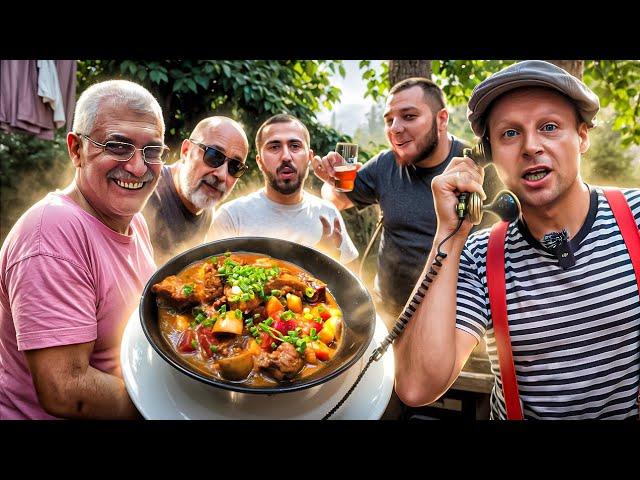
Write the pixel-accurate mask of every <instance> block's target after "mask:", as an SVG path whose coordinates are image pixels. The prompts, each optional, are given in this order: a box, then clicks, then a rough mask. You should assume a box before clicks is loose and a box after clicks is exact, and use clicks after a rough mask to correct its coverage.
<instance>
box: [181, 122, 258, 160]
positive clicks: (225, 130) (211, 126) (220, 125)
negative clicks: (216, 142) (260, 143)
mask: <svg viewBox="0 0 640 480" xmlns="http://www.w3.org/2000/svg"><path fill="white" fill-rule="evenodd" d="M211 132H213V133H214V134H216V133H218V134H221V135H224V136H227V137H229V136H234V135H239V136H240V138H242V141H243V142H244V144H245V146H246V149H247V153H248V152H249V140H248V139H247V134H246V133H245V132H244V130H243V129H242V126H241V125H240V124H239V123H238V122H236V121H235V120H233V119H232V118H229V117H222V116H215V117H207V118H205V119H203V120H201V121H200V122H199V123H198V124H197V125H196V126H195V128H194V129H193V131H192V132H191V138H192V139H194V140H200V139H202V138H204V137H206V136H207V134H208V133H211ZM203 143H206V142H203ZM245 157H246V155H245Z"/></svg>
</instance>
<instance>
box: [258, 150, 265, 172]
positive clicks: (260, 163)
mask: <svg viewBox="0 0 640 480" xmlns="http://www.w3.org/2000/svg"><path fill="white" fill-rule="evenodd" d="M256 163H257V164H258V168H259V169H260V171H261V172H262V173H264V164H263V163H262V157H261V156H260V154H259V153H257V154H256Z"/></svg>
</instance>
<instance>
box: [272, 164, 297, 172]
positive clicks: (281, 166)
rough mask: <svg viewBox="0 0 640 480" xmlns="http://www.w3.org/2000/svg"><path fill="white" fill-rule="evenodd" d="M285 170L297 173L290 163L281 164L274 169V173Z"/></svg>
mask: <svg viewBox="0 0 640 480" xmlns="http://www.w3.org/2000/svg"><path fill="white" fill-rule="evenodd" d="M285 168H289V169H291V170H293V171H294V172H295V173H298V169H297V168H296V167H295V166H294V165H293V163H291V162H282V165H280V166H279V167H278V168H277V169H276V173H280V172H282V170H284V169H285Z"/></svg>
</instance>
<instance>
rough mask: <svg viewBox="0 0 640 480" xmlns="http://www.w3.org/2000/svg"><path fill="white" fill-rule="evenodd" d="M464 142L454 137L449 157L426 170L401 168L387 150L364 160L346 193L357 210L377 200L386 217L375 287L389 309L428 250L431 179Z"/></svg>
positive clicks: (407, 289)
mask: <svg viewBox="0 0 640 480" xmlns="http://www.w3.org/2000/svg"><path fill="white" fill-rule="evenodd" d="M452 137H453V136H452ZM468 146H469V145H468V144H466V143H462V141H461V140H459V139H457V138H455V137H453V141H452V143H451V150H450V151H449V155H447V158H446V159H445V160H444V161H443V162H442V163H440V164H439V165H437V166H435V167H429V168H420V167H416V166H415V165H410V166H403V167H400V166H398V164H397V163H396V159H395V156H394V154H393V152H392V151H390V150H385V151H383V152H381V153H379V154H378V155H376V156H375V157H373V158H372V159H371V160H369V161H368V162H366V163H365V164H364V166H363V167H362V168H361V169H360V170H359V171H358V175H357V176H356V181H355V185H354V188H353V191H352V192H348V193H347V194H346V195H347V197H348V198H349V199H350V200H351V201H352V202H353V203H354V205H355V206H356V207H358V208H363V207H366V206H368V205H372V204H375V203H378V204H379V205H380V209H381V210H382V213H383V215H384V221H383V230H382V237H381V239H380V247H379V250H378V272H377V274H376V279H375V290H376V292H377V293H378V294H380V295H381V297H382V299H383V301H384V303H385V304H386V305H387V309H388V310H389V311H391V312H392V311H397V310H400V309H401V308H402V307H403V306H404V304H405V303H406V301H407V299H408V298H409V295H411V292H412V290H413V287H414V286H415V284H416V282H417V281H418V277H419V276H420V274H421V273H422V270H423V268H424V265H425V263H426V261H427V259H428V257H429V252H430V251H431V244H432V243H433V237H434V236H435V233H436V227H437V221H436V214H435V209H434V205H433V194H432V192H431V180H432V179H433V177H435V176H436V175H440V174H441V173H442V172H443V171H444V170H445V168H447V165H449V162H450V161H451V159H452V158H453V157H460V156H462V150H463V148H466V147H468Z"/></svg>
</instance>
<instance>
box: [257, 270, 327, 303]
mask: <svg viewBox="0 0 640 480" xmlns="http://www.w3.org/2000/svg"><path fill="white" fill-rule="evenodd" d="M326 287H327V286H326V284H325V283H324V282H321V281H320V280H318V279H317V278H313V277H312V276H311V275H306V274H304V273H299V274H297V275H292V274H291V273H288V272H280V275H279V276H278V277H276V278H274V279H272V280H270V281H269V282H267V284H266V285H265V293H267V294H269V293H271V291H272V290H281V291H282V292H284V293H293V294H294V295H297V296H299V297H300V298H307V299H309V302H310V303H318V302H324V301H325V299H326V292H325V291H326ZM307 288H311V289H313V295H312V296H311V297H309V296H307V295H305V292H306V290H307Z"/></svg>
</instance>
